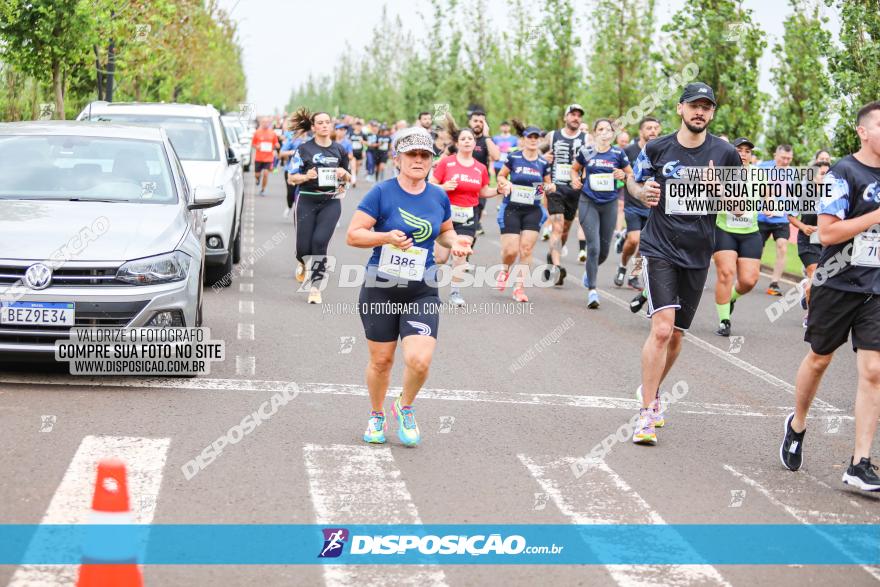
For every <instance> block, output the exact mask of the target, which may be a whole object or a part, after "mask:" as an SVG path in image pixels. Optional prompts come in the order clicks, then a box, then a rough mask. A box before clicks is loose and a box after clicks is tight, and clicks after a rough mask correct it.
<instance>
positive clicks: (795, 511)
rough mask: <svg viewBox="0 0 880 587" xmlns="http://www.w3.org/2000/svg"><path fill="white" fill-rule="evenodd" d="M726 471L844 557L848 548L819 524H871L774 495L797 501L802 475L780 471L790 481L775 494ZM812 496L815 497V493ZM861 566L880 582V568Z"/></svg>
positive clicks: (855, 516) (861, 516) (861, 517)
mask: <svg viewBox="0 0 880 587" xmlns="http://www.w3.org/2000/svg"><path fill="white" fill-rule="evenodd" d="M724 469H725V470H726V471H727V472H729V473H730V474H732V475H733V476H734V477H736V478H737V479H739V480H740V481H742V482H743V483H745V484H746V485H748V486H749V487H751V488H753V489H755V490H757V492H758V493H760V494H761V495H763V496H764V497H765V498H767V501H769V502H770V503H772V504H773V505H774V506H776V507H778V508H781V509H782V510H784V511H785V513H787V514H788V515H789V516H791V517H792V518H794V519H795V520H797V521H798V522H800V523H801V524H804V525H806V526H810V527H812V528H813V529H814V530H815V532H816V533H817V534H819V535H821V536H822V537H823V538H824V539H826V540H827V541H828V542H830V543H831V544H833V545H834V546H835V548H836V549H837V550H838V551H840V552H841V553H843V554H844V555H845V554H846V547H845V546H844V545H842V544H840V543H839V542H837V541H836V540H835V539H834V538H832V537H830V536H828V535H827V534H825V533H824V532H822V530H820V529H819V528H817V527H816V525H817V524H864V523H866V522H870V520H866V519H865V516H864V513H861V514H857V513H855V512H854V513H852V514H844V515H841V514H840V513H832V512H817V511H815V510H811V509H804V508H798V507H793V506H790V505H788V504H786V503H783V502H782V501H781V500H780V499H779V498H777V497H776V496H775V495H774V493H776V494H778V495H779V496H780V497H781V498H782V499H785V500H786V501H792V500H794V501H797V500H798V497H799V496H798V495H797V492H795V491H793V489H795V488H796V485H795V484H796V483H798V481H799V480H798V479H797V477H799V476H800V473H797V474H795V473H792V472H790V471H780V472H781V473H783V474H784V475H785V476H786V477H787V478H788V480H787V482H786V484H785V485H786V487H785V489H779V490H776V491H775V492H774V491H771V490H769V489H767V488H766V487H764V485H762V484H761V483H759V482H758V481H756V480H755V479H753V478H751V477H749V476H748V475H746V474H745V473H742V472H740V471H737V470H736V469H734V468H733V467H731V466H730V465H724ZM753 474H754V473H753ZM812 495H813V496H814V497H815V492H813V493H812ZM831 495H832V496H834V497H835V498H836V496H837V495H838V494H837V492H832V494H831ZM840 506H843V501H838V502H837V503H835V505H834V507H840ZM859 566H860V567H861V568H862V569H863V570H864V571H865V572H866V573H868V574H869V575H871V576H872V577H874V578H875V579H877V580H880V567H878V566H871V565H859Z"/></svg>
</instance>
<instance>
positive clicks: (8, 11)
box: [0, 0, 245, 121]
mask: <svg viewBox="0 0 880 587" xmlns="http://www.w3.org/2000/svg"><path fill="white" fill-rule="evenodd" d="M235 35H236V25H235V22H234V21H232V20H231V19H230V18H229V15H228V14H227V13H226V12H225V11H224V10H223V9H221V8H219V7H218V5H217V2H216V0H207V1H205V0H123V1H121V2H120V1H119V0H115V1H114V0H4V1H3V2H0V116H2V120H5V121H15V120H28V119H37V118H42V119H46V118H55V119H69V118H73V117H75V116H76V115H77V114H78V113H79V112H80V110H81V109H82V108H83V106H84V105H85V104H86V103H88V102H89V101H92V100H108V101H127V100H137V101H151V102H158V101H165V102H193V103H197V104H206V103H211V104H214V106H216V107H217V108H220V109H224V110H226V109H230V110H238V104H239V103H241V102H243V101H244V99H245V76H244V70H243V67H242V59H241V48H240V46H239V45H238V43H237V41H236V39H235Z"/></svg>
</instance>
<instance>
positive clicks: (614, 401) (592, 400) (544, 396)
mask: <svg viewBox="0 0 880 587" xmlns="http://www.w3.org/2000/svg"><path fill="white" fill-rule="evenodd" d="M0 383H6V384H12V383H18V384H28V385H69V386H84V387H85V386H88V387H132V388H138V389H181V390H194V391H211V392H227V391H228V392H235V391H256V392H269V393H274V392H276V391H281V390H283V389H284V388H285V386H287V385H290V383H291V382H290V381H268V380H256V381H254V380H245V379H213V378H195V379H176V378H171V377H166V378H142V379H140V378H139V379H131V378H125V377H88V376H81V377H76V376H73V375H55V376H51V377H46V376H43V375H27V374H22V375H4V376H2V377H0ZM298 385H299V389H300V392H301V393H312V394H326V395H349V396H359V397H367V396H368V395H369V394H368V393H367V388H366V387H365V386H363V385H359V384H349V383H298ZM400 390H401V388H400V387H391V388H389V391H390V392H391V395H392V396H397V395H399V394H400ZM419 400H441V401H470V402H487V403H501V404H515V405H530V406H565V407H573V408H599V409H616V410H626V411H629V412H632V411H634V410H636V409H638V407H639V403H638V401H637V400H636V399H634V398H632V399H631V398H621V397H612V396H594V395H566V394H560V393H525V392H500V391H474V390H469V389H422V390H421V391H420V392H419ZM674 410H675V411H676V412H678V413H682V414H703V415H710V416H737V417H741V416H747V417H755V418H781V417H784V416H786V415H787V414H789V413H790V412H791V406H750V405H741V404H714V403H701V402H688V401H679V402H676V403H675V408H674ZM818 414H821V415H818ZM830 418H834V419H835V420H839V421H843V420H852V419H853V417H852V416H845V415H838V413H837V412H835V411H834V410H826V409H823V408H821V407H818V406H814V407H813V415H811V416H810V420H811V421H812V420H814V419H815V420H827V419H830Z"/></svg>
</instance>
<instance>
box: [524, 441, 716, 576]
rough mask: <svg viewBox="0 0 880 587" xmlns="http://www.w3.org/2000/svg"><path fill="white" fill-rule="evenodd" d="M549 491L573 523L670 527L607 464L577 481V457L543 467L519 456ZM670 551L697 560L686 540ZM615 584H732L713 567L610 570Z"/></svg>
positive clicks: (589, 468) (591, 465) (590, 467)
mask: <svg viewBox="0 0 880 587" xmlns="http://www.w3.org/2000/svg"><path fill="white" fill-rule="evenodd" d="M517 457H518V458H519V460H520V462H521V463H522V464H523V465H524V466H525V467H526V469H528V471H529V473H531V475H532V477H534V479H535V481H537V483H538V485H539V486H540V487H541V489H542V490H543V492H544V493H545V494H547V496H548V497H549V498H550V499H551V500H552V501H553V503H554V504H555V505H556V507H557V508H558V509H559V511H560V512H561V513H562V514H563V515H564V516H565V517H567V518H568V519H569V520H571V523H572V524H666V522H665V521H663V518H662V517H661V516H660V514H658V513H657V512H656V511H654V510H653V509H652V508H651V506H650V505H648V503H647V502H646V501H645V500H644V499H643V498H642V497H641V496H640V495H639V494H638V493H636V492H635V491H634V490H633V488H632V487H630V485H629V484H628V483H627V482H626V481H624V480H623V478H621V477H620V475H618V474H617V473H616V472H615V471H614V470H613V469H612V468H611V467H609V466H608V465H607V464H606V463H605V461H601V460H594V461H588V462H586V463H584V464H585V465H586V471H585V473H584V475H583V476H582V477H580V478H579V479H578V478H575V476H574V475H572V473H571V465H572V464H573V463H575V462H583V461H580V459H575V458H573V457H564V458H561V459H555V460H549V461H547V462H545V463H543V464H539V463H538V462H537V461H536V459H535V458H533V457H529V456H527V455H524V454H518V455H517ZM659 547H660V548H663V549H664V551H672V550H675V551H677V552H682V553H684V554H686V555H689V556H692V555H693V548H691V547H690V546H689V545H688V544H687V543H686V542H685V541H684V539H682V540H681V543H680V544H669V543H667V544H663V545H662V546H659ZM605 568H606V569H607V570H608V573H609V574H610V575H611V578H612V579H614V582H615V583H617V584H618V585H621V586H622V587H631V586H633V587H634V586H637V585H638V586H647V585H694V584H699V585H710V584H711V585H729V583H728V582H727V581H725V580H724V577H722V576H721V574H720V573H719V572H718V570H717V569H716V568H715V567H713V566H712V565H706V564H703V565H696V564H694V565H605Z"/></svg>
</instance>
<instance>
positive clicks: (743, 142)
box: [733, 137, 755, 149]
mask: <svg viewBox="0 0 880 587" xmlns="http://www.w3.org/2000/svg"><path fill="white" fill-rule="evenodd" d="M740 145H748V146H749V149H754V148H755V144H754V143H753V142H752V141H750V140H749V139H747V138H745V137H739V138H738V139H734V141H733V146H734V147H739V146H740Z"/></svg>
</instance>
